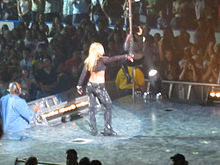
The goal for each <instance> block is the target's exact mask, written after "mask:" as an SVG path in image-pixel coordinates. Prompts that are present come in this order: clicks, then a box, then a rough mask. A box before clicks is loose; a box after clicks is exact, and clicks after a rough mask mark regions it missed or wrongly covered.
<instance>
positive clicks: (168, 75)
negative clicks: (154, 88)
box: [160, 50, 180, 81]
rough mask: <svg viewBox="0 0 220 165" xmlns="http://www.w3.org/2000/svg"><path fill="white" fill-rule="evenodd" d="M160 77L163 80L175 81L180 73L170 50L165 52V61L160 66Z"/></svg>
mask: <svg viewBox="0 0 220 165" xmlns="http://www.w3.org/2000/svg"><path fill="white" fill-rule="evenodd" d="M160 70H161V77H162V79H165V80H171V81H176V80H178V76H179V73H180V68H179V65H178V64H177V63H176V61H175V60H174V57H173V52H172V51H171V50H166V51H165V60H164V61H163V62H162V64H161V68H160Z"/></svg>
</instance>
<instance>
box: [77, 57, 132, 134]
mask: <svg viewBox="0 0 220 165" xmlns="http://www.w3.org/2000/svg"><path fill="white" fill-rule="evenodd" d="M128 57H129V55H118V56H113V57H100V58H99V59H98V61H97V64H96V67H95V68H94V69H93V71H90V74H91V72H99V71H105V70H106V66H105V64H108V63H112V62H115V61H118V60H126V59H128ZM88 72H89V71H88V70H87V69H86V65H85V66H84V68H83V71H82V73H81V76H80V78H79V82H78V85H77V89H80V88H82V84H83V82H84V79H85V77H86V75H87V73H88ZM86 92H87V94H88V97H89V115H90V128H91V134H92V135H97V134H98V131H97V128H96V117H95V105H96V98H98V100H99V102H100V103H101V104H102V105H103V106H104V107H105V113H104V122H105V128H104V135H105V136H114V135H116V133H115V132H114V131H113V129H112V126H111V125H112V101H111V98H110V96H109V94H108V92H107V91H106V89H105V84H104V83H94V82H90V81H89V82H88V83H87V87H86Z"/></svg>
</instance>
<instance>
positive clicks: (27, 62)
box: [20, 48, 33, 77]
mask: <svg viewBox="0 0 220 165" xmlns="http://www.w3.org/2000/svg"><path fill="white" fill-rule="evenodd" d="M22 54H23V59H22V60H21V61H20V67H21V69H24V68H25V69H27V70H28V72H29V73H30V76H31V77H32V60H33V59H32V57H31V49H30V48H24V49H23V51H22Z"/></svg>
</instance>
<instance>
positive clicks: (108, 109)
mask: <svg viewBox="0 0 220 165" xmlns="http://www.w3.org/2000/svg"><path fill="white" fill-rule="evenodd" d="M86 92H87V94H88V96H89V116H90V128H91V133H92V134H96V133H97V127H96V117H95V106H96V104H97V103H96V98H98V100H99V102H100V103H101V104H102V105H103V106H104V108H105V113H104V122H105V128H104V132H112V126H111V124H112V101H111V98H110V96H109V95H108V92H107V91H106V89H105V84H96V83H91V82H88V84H87V88H86Z"/></svg>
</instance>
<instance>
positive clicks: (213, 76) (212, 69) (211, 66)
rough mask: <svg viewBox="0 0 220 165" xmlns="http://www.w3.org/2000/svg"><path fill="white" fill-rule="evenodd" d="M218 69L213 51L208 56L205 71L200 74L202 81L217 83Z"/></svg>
mask: <svg viewBox="0 0 220 165" xmlns="http://www.w3.org/2000/svg"><path fill="white" fill-rule="evenodd" d="M219 70H220V68H219V59H218V57H217V55H216V54H215V53H214V54H212V55H211V56H210V61H209V63H208V66H207V69H206V72H205V73H204V74H203V76H202V81H203V82H207V83H214V84H215V83H217V79H218V74H219Z"/></svg>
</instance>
